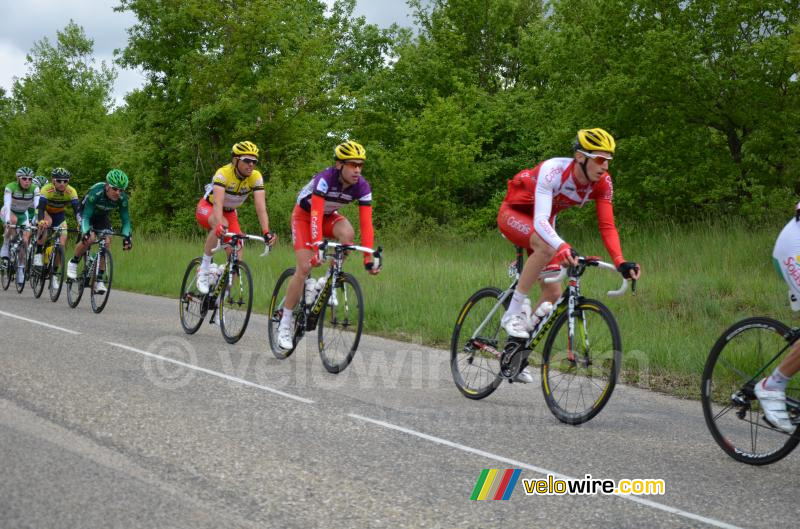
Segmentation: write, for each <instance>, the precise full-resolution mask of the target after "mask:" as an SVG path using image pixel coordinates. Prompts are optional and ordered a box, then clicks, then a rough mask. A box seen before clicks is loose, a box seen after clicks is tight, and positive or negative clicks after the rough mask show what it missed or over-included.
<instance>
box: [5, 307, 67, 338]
mask: <svg viewBox="0 0 800 529" xmlns="http://www.w3.org/2000/svg"><path fill="white" fill-rule="evenodd" d="M0 315H2V316H6V317H8V318H16V319H18V320H22V321H27V322H28V323H35V324H36V325H41V326H43V327H50V328H51V329H55V330H57V331H61V332H67V333H69V334H82V333H79V332H78V331H72V330H70V329H65V328H64V327H58V326H56V325H50V324H49V323H45V322H43V321H36V320H32V319H30V318H23V317H22V316H17V315H16V314H11V313H10V312H3V311H2V310H0Z"/></svg>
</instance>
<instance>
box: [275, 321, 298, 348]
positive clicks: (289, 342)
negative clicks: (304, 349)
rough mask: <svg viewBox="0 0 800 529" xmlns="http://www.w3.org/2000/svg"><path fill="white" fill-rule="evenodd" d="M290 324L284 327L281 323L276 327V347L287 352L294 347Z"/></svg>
mask: <svg viewBox="0 0 800 529" xmlns="http://www.w3.org/2000/svg"><path fill="white" fill-rule="evenodd" d="M292 327H293V326H292V324H291V323H289V324H288V325H284V324H283V323H281V324H280V325H279V326H278V347H280V348H281V349H285V350H287V351H289V350H291V349H292V348H293V347H294V340H293V338H294V336H293V334H294V333H293V332H292Z"/></svg>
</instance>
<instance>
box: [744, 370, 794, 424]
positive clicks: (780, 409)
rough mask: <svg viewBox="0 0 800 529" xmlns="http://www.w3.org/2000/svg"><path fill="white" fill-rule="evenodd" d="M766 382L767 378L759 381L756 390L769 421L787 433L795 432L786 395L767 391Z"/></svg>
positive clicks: (780, 392)
mask: <svg viewBox="0 0 800 529" xmlns="http://www.w3.org/2000/svg"><path fill="white" fill-rule="evenodd" d="M765 381H766V378H763V379H761V380H759V381H758V382H757V383H756V386H755V388H754V390H755V394H756V397H758V402H759V403H761V409H763V410H764V415H765V417H766V418H767V421H769V423H770V424H772V425H773V426H775V427H776V428H780V429H781V430H783V431H784V432H786V433H792V432H794V430H795V428H796V426H795V425H794V424H792V422H791V421H790V420H789V412H788V411H786V393H785V392H783V391H770V390H768V389H765V388H764V382H765Z"/></svg>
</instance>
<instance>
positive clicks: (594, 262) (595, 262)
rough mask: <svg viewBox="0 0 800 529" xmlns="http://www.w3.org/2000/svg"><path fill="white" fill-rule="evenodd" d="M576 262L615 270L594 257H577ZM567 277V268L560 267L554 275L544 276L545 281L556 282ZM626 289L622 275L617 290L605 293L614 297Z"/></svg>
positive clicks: (609, 264) (626, 283) (625, 282)
mask: <svg viewBox="0 0 800 529" xmlns="http://www.w3.org/2000/svg"><path fill="white" fill-rule="evenodd" d="M578 264H579V265H584V266H596V267H598V268H605V269H606V270H611V271H613V272H617V273H619V272H618V271H617V267H616V266H614V265H613V264H611V263H607V262H605V261H599V260H594V259H586V258H585V257H578ZM565 277H567V268H564V267H563V266H562V267H561V271H560V272H559V273H558V275H557V276H556V277H546V278H544V282H545V283H558V282H560V281H561V280H563V279H564V278H565ZM626 290H628V280H627V279H625V278H624V277H623V278H622V286H620V287H619V288H618V289H617V290H609V291H608V292H606V294H607V295H608V296H609V297H612V298H615V297H618V296H621V295H623V294H624V293H625V291H626Z"/></svg>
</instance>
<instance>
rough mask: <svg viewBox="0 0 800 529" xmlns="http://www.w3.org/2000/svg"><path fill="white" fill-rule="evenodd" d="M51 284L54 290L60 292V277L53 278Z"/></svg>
mask: <svg viewBox="0 0 800 529" xmlns="http://www.w3.org/2000/svg"><path fill="white" fill-rule="evenodd" d="M51 284H52V285H53V290H58V287H59V284H60V280H59V279H58V276H53V278H52V279H51Z"/></svg>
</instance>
